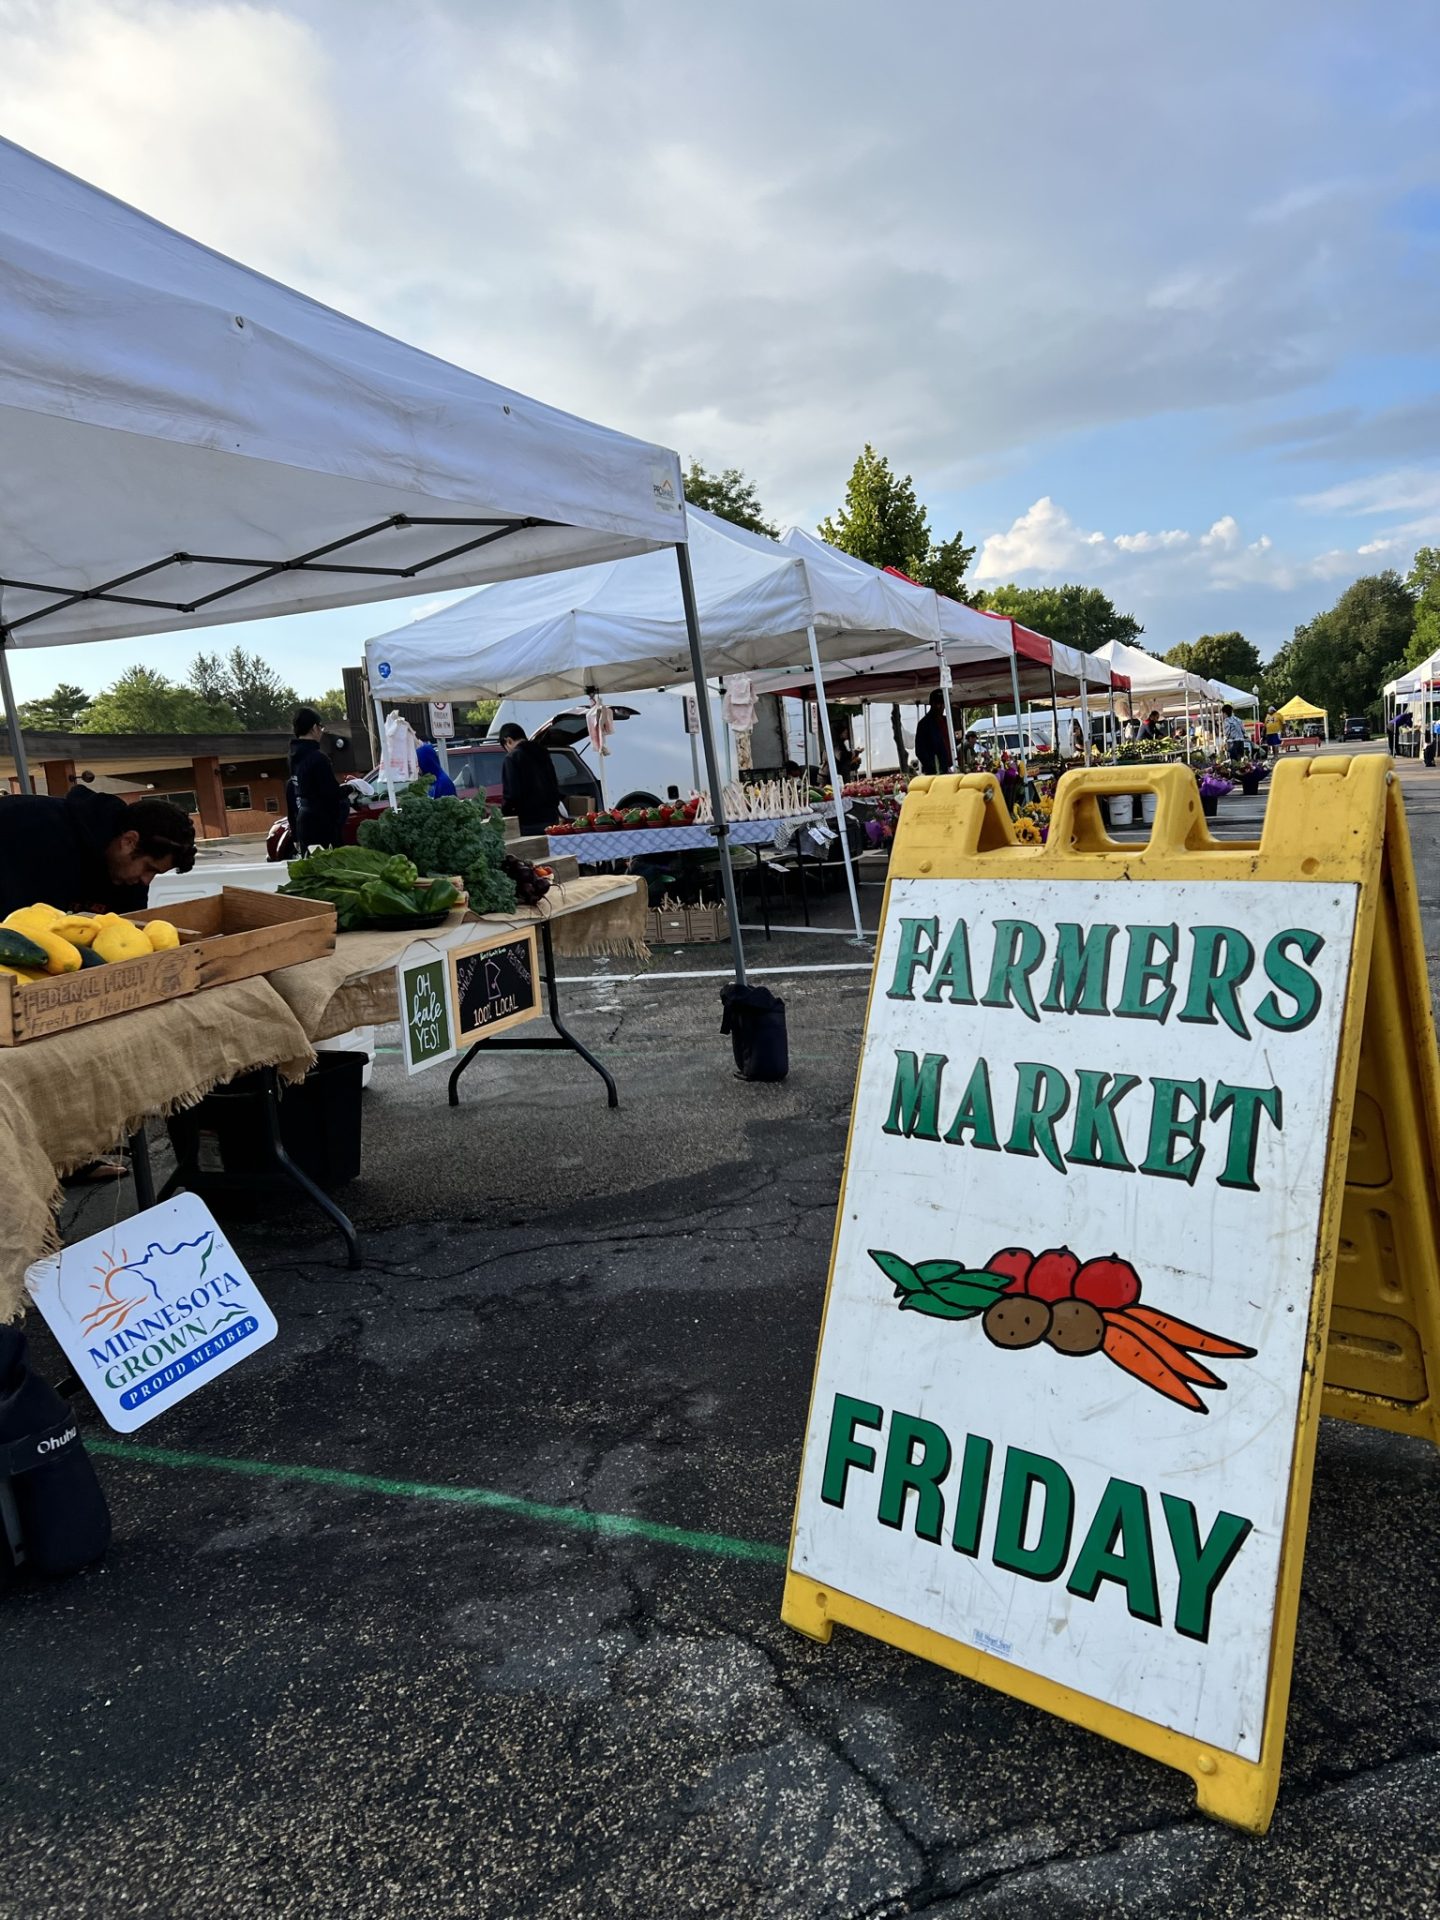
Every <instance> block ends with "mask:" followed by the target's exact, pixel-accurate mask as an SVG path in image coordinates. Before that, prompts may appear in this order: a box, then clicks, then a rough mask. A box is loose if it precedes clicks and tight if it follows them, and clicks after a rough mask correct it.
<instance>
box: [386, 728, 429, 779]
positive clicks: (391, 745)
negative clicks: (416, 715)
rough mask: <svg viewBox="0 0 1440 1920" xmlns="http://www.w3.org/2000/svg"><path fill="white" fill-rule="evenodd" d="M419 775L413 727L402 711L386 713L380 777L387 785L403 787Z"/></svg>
mask: <svg viewBox="0 0 1440 1920" xmlns="http://www.w3.org/2000/svg"><path fill="white" fill-rule="evenodd" d="M419 777H420V762H419V761H418V760H417V759H416V757H415V729H414V728H413V727H412V726H411V724H410V722H409V721H408V720H407V719H406V718H405V716H404V714H403V713H387V714H386V716H385V738H384V740H383V742H382V743H381V748H380V778H381V779H382V780H383V781H384V783H385V784H386V786H387V787H389V786H394V787H403V786H406V785H408V784H409V782H410V781H412V780H416V779H418V778H419Z"/></svg>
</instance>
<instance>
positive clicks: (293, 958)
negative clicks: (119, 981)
mask: <svg viewBox="0 0 1440 1920" xmlns="http://www.w3.org/2000/svg"><path fill="white" fill-rule="evenodd" d="M126 918H127V919H130V920H137V921H139V922H140V923H141V924H142V925H143V924H144V922H145V921H147V920H168V921H169V922H170V924H171V926H173V927H174V928H176V930H177V931H178V932H179V935H180V940H181V950H182V951H183V952H186V953H195V954H198V955H199V960H200V979H199V984H200V986H202V987H222V986H228V985H230V984H231V982H233V981H236V980H250V979H253V978H254V977H255V975H256V974H260V973H275V972H277V971H278V970H279V969H280V968H281V967H294V966H298V965H299V964H300V962H301V961H302V960H318V959H319V958H320V957H321V956H322V955H324V954H327V953H333V952H334V951H335V909H334V907H332V906H328V905H327V904H326V903H325V902H324V901H323V900H301V899H297V898H294V897H292V896H291V895H289V894H278V893H255V892H252V891H251V890H250V888H248V887H224V888H222V889H221V891H220V892H219V893H215V894H211V895H209V896H208V897H207V898H206V899H203V900H176V901H173V902H172V903H171V904H170V905H169V906H167V907H149V908H147V909H146V910H145V911H144V912H143V913H132V914H127V915H126ZM137 964H143V963H137ZM94 971H95V972H97V973H98V971H99V969H98V968H96V969H94Z"/></svg>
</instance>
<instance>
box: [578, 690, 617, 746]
mask: <svg viewBox="0 0 1440 1920" xmlns="http://www.w3.org/2000/svg"><path fill="white" fill-rule="evenodd" d="M585 731H586V732H587V733H588V734H589V736H590V744H591V746H592V747H594V749H595V751H596V752H597V753H599V754H608V753H609V751H610V744H609V742H610V736H611V734H612V733H613V732H614V731H615V716H614V714H613V713H611V711H610V709H609V707H607V706H606V704H605V702H604V701H603V700H602V699H601V698H600V696H599V694H598V693H592V694H591V696H590V705H589V707H588V708H587V709H586V712H585Z"/></svg>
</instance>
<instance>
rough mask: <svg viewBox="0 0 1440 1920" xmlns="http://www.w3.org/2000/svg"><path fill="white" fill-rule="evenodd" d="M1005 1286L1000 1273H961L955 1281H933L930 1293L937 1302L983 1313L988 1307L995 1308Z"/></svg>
mask: <svg viewBox="0 0 1440 1920" xmlns="http://www.w3.org/2000/svg"><path fill="white" fill-rule="evenodd" d="M1005 1285H1006V1283H1005V1280H1004V1277H1003V1276H1002V1275H1000V1274H998V1273H960V1274H957V1275H956V1276H955V1278H954V1279H953V1280H936V1281H933V1282H932V1283H931V1285H930V1287H929V1289H928V1291H929V1293H930V1294H931V1296H932V1297H933V1298H934V1299H936V1300H944V1301H946V1302H948V1303H949V1304H950V1305H951V1306H956V1307H969V1308H970V1309H971V1310H972V1311H973V1312H975V1313H983V1312H984V1311H985V1309H986V1308H987V1307H991V1306H994V1304H995V1302H996V1301H997V1300H998V1299H999V1298H1000V1296H1001V1294H1002V1293H1003V1292H1004V1291H1005Z"/></svg>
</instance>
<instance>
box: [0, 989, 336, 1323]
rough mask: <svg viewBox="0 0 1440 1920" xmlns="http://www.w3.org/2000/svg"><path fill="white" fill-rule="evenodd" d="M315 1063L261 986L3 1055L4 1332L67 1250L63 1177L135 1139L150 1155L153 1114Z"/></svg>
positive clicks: (199, 998) (0, 1240) (280, 1004)
mask: <svg viewBox="0 0 1440 1920" xmlns="http://www.w3.org/2000/svg"><path fill="white" fill-rule="evenodd" d="M313 1059H314V1055H313V1053H312V1051H311V1047H310V1042H309V1040H308V1039H307V1038H306V1036H305V1033H304V1030H303V1028H302V1027H301V1025H300V1023H299V1021H298V1020H297V1019H296V1018H295V1015H294V1014H293V1013H292V1012H291V1011H290V1009H289V1008H288V1007H287V1006H286V1005H285V1003H284V1001H283V1000H282V999H280V997H279V996H278V995H277V994H276V993H275V992H274V990H273V989H272V988H271V987H270V986H269V985H268V984H267V983H266V982H265V981H264V980H262V979H256V980H242V981H239V982H237V983H236V984H235V985H233V986H226V987H212V988H209V989H208V990H206V991H205V992H203V993H193V994H189V995H187V996H186V997H185V998H184V999H181V1000H175V1001H172V1002H169V1003H167V1004H164V1005H160V1006H154V1007H142V1008H140V1009H138V1010H137V1011H136V1012H134V1013H127V1014H122V1015H120V1016H119V1017H118V1018H116V1019H113V1020H97V1021H95V1022H94V1023H93V1024H91V1025H89V1026H84V1027H77V1028H74V1029H72V1030H71V1031H70V1032H68V1033H57V1034H52V1035H50V1036H48V1037H47V1038H46V1039H43V1040H32V1041H30V1042H29V1043H28V1044H27V1045H25V1046H22V1047H6V1048H3V1049H0V1157H3V1163H4V1166H5V1172H6V1183H5V1195H4V1203H3V1205H0V1324H3V1323H4V1322H6V1321H8V1320H13V1319H14V1318H15V1317H16V1315H17V1314H18V1313H19V1312H20V1310H21V1307H22V1304H23V1300H22V1289H23V1284H24V1277H25V1269H26V1267H28V1266H29V1265H30V1264H31V1262H32V1261H34V1260H38V1259H39V1258H40V1256H41V1254H43V1253H45V1252H47V1251H50V1250H52V1249H53V1248H54V1246H55V1245H56V1236H55V1220H54V1208H55V1205H56V1204H57V1203H58V1200H59V1184H58V1183H59V1178H60V1176H61V1175H63V1174H66V1173H69V1172H72V1171H73V1170H74V1169H75V1168H77V1167H83V1166H85V1165H87V1164H88V1163H89V1162H90V1161H92V1160H96V1159H99V1158H100V1157H101V1155H103V1154H106V1153H109V1152H111V1151H113V1149H114V1147H115V1143H116V1142H117V1141H118V1140H121V1139H123V1138H125V1137H126V1136H127V1135H130V1136H135V1135H137V1134H138V1135H139V1136H140V1139H141V1142H142V1143H143V1137H144V1136H143V1132H142V1131H141V1130H142V1128H143V1125H144V1121H145V1118H146V1116H147V1115H149V1114H166V1113H170V1112H173V1111H174V1110H175V1109H176V1108H177V1107H185V1106H190V1105H192V1104H193V1103H194V1102H195V1101H196V1100H198V1099H200V1098H201V1096H202V1095H204V1094H206V1093H208V1092H209V1091H211V1089H212V1088H214V1087H217V1086H219V1085H221V1084H223V1083H224V1082H225V1081H228V1080H231V1079H233V1078H234V1077H235V1076H236V1075H237V1074H242V1073H249V1072H253V1071H254V1070H255V1069H256V1068H265V1069H274V1070H275V1071H276V1072H277V1073H278V1075H279V1077H280V1078H281V1079H283V1080H298V1079H301V1078H303V1076H304V1074H305V1073H306V1071H307V1070H308V1068H309V1067H310V1065H311V1063H312V1061H313ZM142 1157H143V1144H142ZM146 1171H147V1172H148V1168H147V1169H146ZM140 1179H141V1174H140V1169H139V1168H138V1167H137V1186H139V1184H140ZM142 1191H143V1190H142Z"/></svg>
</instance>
